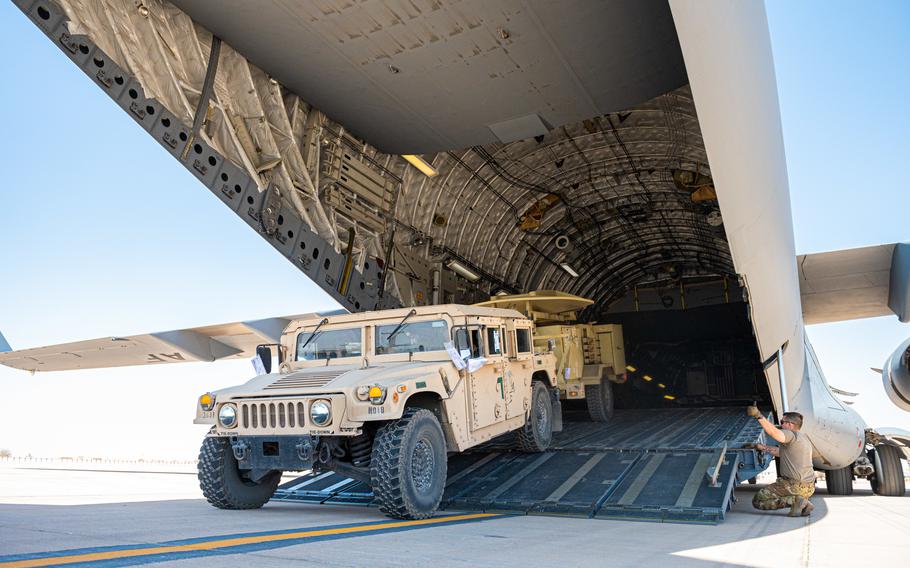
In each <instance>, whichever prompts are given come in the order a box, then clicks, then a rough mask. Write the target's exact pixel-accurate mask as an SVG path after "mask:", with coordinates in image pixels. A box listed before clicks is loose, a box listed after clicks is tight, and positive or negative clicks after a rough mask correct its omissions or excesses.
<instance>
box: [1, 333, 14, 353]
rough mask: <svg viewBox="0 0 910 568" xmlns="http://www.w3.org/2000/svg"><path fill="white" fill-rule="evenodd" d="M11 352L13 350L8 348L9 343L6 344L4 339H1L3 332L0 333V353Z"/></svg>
mask: <svg viewBox="0 0 910 568" xmlns="http://www.w3.org/2000/svg"><path fill="white" fill-rule="evenodd" d="M12 350H13V348H12V347H10V346H9V343H7V341H6V338H5V337H3V332H0V353H7V352H9V351H12Z"/></svg>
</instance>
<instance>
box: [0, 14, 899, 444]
mask: <svg viewBox="0 0 910 568" xmlns="http://www.w3.org/2000/svg"><path fill="white" fill-rule="evenodd" d="M768 17H769V21H770V27H771V36H772V43H773V47H774V55H775V63H776V67H777V76H778V86H779V92H780V98H781V109H782V112H781V114H782V122H783V128H784V137H785V143H786V150H787V161H788V167H789V173H790V191H791V196H792V201H793V214H794V229H795V234H796V245H797V252H816V251H822V250H834V249H841V248H852V247H856V246H862V245H868V244H876V243H885V242H895V241H907V240H910V228H908V227H910V226H908V223H907V213H908V211H910V192H908V190H907V182H906V172H905V169H906V164H907V162H908V156H910V145H908V141H907V136H906V133H907V132H908V131H910V112H908V110H907V105H906V100H907V93H908V92H910V73H908V71H910V69H908V65H910V64H908V63H907V62H908V61H910V3H907V2H900V1H893V2H883V1H878V2H864V3H850V2H829V1H825V2H821V1H812V2H809V1H802V2H789V1H782V0H775V1H772V2H769V3H768ZM0 49H2V52H3V53H6V54H7V55H8V56H7V57H5V58H4V60H3V63H2V65H3V77H4V80H3V81H2V83H0V124H2V126H3V128H2V132H3V134H4V135H3V138H2V142H0V143H2V145H3V151H2V153H0V156H2V157H0V159H2V166H3V167H2V168H0V176H2V179H0V188H2V189H0V196H2V198H3V200H2V203H3V205H2V207H0V329H2V331H3V333H4V334H5V335H6V337H7V339H8V340H9V342H10V343H11V344H12V345H13V346H14V347H15V348H23V347H30V346H37V345H46V344H51V343H57V342H63V341H72V340H77V339H87V338H93V337H101V336H107V335H129V334H134V333H144V332H149V331H159V330H166V329H174V328H178V327H184V326H194V325H200V324H205V323H215V322H223V321H235V320H240V319H251V318H257V317H267V316H272V315H282V314H290V313H299V312H305V311H311V310H314V309H322V308H332V307H334V306H335V304H334V302H333V301H332V300H331V299H330V298H329V297H328V296H327V295H326V294H324V293H323V292H322V291H321V290H319V289H318V288H317V287H316V286H315V285H314V284H313V283H311V282H310V281H309V280H308V279H307V278H306V277H304V276H303V275H302V274H301V273H299V272H298V271H297V270H296V269H295V268H293V267H292V266H291V265H290V263H288V262H287V261H285V260H284V258H283V257H281V256H280V255H279V254H278V253H277V252H275V251H274V250H273V249H272V248H271V247H270V246H268V245H267V244H266V243H265V242H264V241H262V240H261V239H260V238H259V237H258V236H257V235H255V234H254V233H253V232H252V231H250V230H249V229H248V228H247V226H246V225H244V224H243V223H241V222H240V221H239V220H238V219H237V218H236V217H235V216H234V214H233V213H231V212H230V211H228V210H227V209H226V208H225V207H224V206H223V205H221V203H220V202H219V201H218V200H217V199H216V198H215V197H214V196H213V195H211V194H210V193H209V192H208V191H207V190H206V189H205V188H204V187H202V186H201V185H200V184H199V183H198V182H197V181H196V180H195V178H193V177H192V176H191V175H190V174H189V173H188V172H187V171H186V170H184V169H183V168H182V167H181V166H179V165H178V164H177V163H176V162H175V161H174V160H173V159H172V158H171V157H170V156H169V155H167V154H166V153H165V152H164V151H163V150H162V149H161V148H160V147H159V146H158V145H157V144H156V143H155V142H154V141H153V140H152V139H151V138H150V137H149V136H148V135H146V134H145V132H144V131H142V130H141V129H140V128H139V127H138V126H136V125H135V124H134V123H133V122H132V120H130V119H129V118H128V117H127V116H126V115H125V114H124V113H123V112H122V111H121V110H120V109H119V108H118V107H117V106H116V105H114V103H113V102H112V101H110V100H109V99H108V98H107V97H106V96H104V95H103V94H102V93H101V92H100V90H99V89H98V88H97V87H95V86H94V84H93V83H92V82H91V81H90V80H89V79H88V78H87V77H85V76H84V75H83V74H82V72H81V71H79V70H78V69H77V68H76V67H75V66H74V65H73V64H72V63H71V62H70V61H69V60H68V59H67V58H66V57H65V56H63V54H62V53H60V52H59V51H58V50H57V48H56V47H55V46H53V45H52V44H51V42H50V41H48V40H47V39H46V38H45V37H44V36H43V35H42V34H41V33H40V32H39V31H38V29H37V28H35V27H34V26H33V25H32V24H31V23H29V22H28V21H27V20H26V19H25V17H24V16H23V15H22V14H21V13H20V12H19V11H18V10H17V9H16V8H14V7H13V6H12V5H11V4H10V3H8V2H0ZM809 335H810V338H811V339H812V341H813V344H814V345H815V348H816V350H817V352H818V355H819V358H820V360H821V363H822V366H823V368H824V371H825V373H826V375H827V376H828V379H829V382H831V383H832V384H833V385H835V386H838V387H840V388H843V389H846V390H856V391H859V392H861V393H862V394H861V396H860V397H859V398H858V400H857V403H856V408H857V409H858V410H859V411H860V413H861V414H863V416H864V417H865V418H866V420H867V421H868V422H869V423H870V424H873V425H892V426H900V427H904V428H908V429H910V414H906V413H902V412H900V411H898V410H896V409H894V408H893V407H892V406H891V405H890V403H889V402H887V401H886V400H885V399H884V394H883V393H882V389H881V381H880V379H879V378H877V377H876V376H875V375H873V374H872V373H871V372H870V371H869V370H868V368H869V367H870V366H881V365H882V363H883V361H884V359H885V358H886V357H887V355H888V354H889V353H890V352H891V351H892V350H893V349H894V348H895V347H896V346H897V344H898V343H899V342H900V341H901V340H903V339H904V338H905V337H907V336H908V335H910V328H908V327H907V326H904V325H901V324H899V323H898V322H897V320H896V318H877V319H872V320H865V321H859V322H847V323H839V324H830V325H825V326H815V327H811V328H810V329H809ZM250 373H251V367H250V365H249V364H248V363H246V362H232V363H219V364H188V365H178V366H171V367H168V368H167V369H162V368H158V367H153V368H139V369H134V368H124V369H109V370H99V371H83V372H72V373H52V374H44V375H42V374H38V375H35V376H34V377H30V376H29V375H27V374H25V373H21V372H15V371H12V370H9V369H7V368H0V447H6V448H10V449H12V450H13V451H14V452H16V453H23V452H26V451H31V452H33V453H36V454H42V455H74V454H95V455H99V454H103V455H136V456H138V455H146V456H162V457H163V456H173V457H187V458H190V457H193V456H194V455H195V453H196V448H198V445H199V442H200V438H201V436H202V435H203V433H204V427H199V426H193V425H192V424H191V421H192V416H193V405H194V403H195V397H196V396H197V395H198V394H199V393H201V392H204V391H205V390H208V389H213V388H218V387H221V386H227V385H230V384H235V383H237V382H240V381H241V380H244V379H245V378H247V377H248V376H249V375H250Z"/></svg>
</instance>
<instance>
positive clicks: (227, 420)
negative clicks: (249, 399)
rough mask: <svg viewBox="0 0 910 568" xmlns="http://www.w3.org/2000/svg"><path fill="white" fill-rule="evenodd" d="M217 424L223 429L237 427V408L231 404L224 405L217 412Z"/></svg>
mask: <svg viewBox="0 0 910 568" xmlns="http://www.w3.org/2000/svg"><path fill="white" fill-rule="evenodd" d="M218 422H221V425H222V426H224V427H225V428H233V427H234V426H236V425H237V407H236V406H234V405H233V404H230V403H228V404H225V405H223V406H222V407H221V410H219V411H218Z"/></svg>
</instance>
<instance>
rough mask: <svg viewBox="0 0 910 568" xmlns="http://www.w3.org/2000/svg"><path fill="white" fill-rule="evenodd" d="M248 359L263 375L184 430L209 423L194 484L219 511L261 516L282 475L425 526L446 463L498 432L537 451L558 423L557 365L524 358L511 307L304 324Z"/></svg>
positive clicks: (526, 331)
mask: <svg viewBox="0 0 910 568" xmlns="http://www.w3.org/2000/svg"><path fill="white" fill-rule="evenodd" d="M273 348H274V352H273V351H272V350H273ZM257 353H258V357H259V359H260V360H261V362H262V367H263V370H264V371H265V373H264V374H261V375H259V376H257V377H255V378H253V379H252V380H250V381H248V382H246V383H245V384H242V385H239V386H235V387H231V388H226V389H221V390H218V391H214V392H210V393H206V394H204V395H202V396H201V397H200V398H199V401H198V404H197V412H196V419H195V420H194V422H195V423H197V424H211V425H212V427H211V430H210V431H209V433H208V434H207V436H206V438H205V439H204V441H203V443H202V448H201V451H200V454H199V465H198V468H199V479H200V485H201V487H202V491H203V494H204V496H205V498H206V499H207V500H208V501H209V502H210V503H211V504H212V505H214V506H216V507H219V508H223V509H249V508H257V507H261V506H262V505H263V504H264V503H265V502H266V501H268V500H269V499H270V498H271V496H272V495H273V493H274V492H275V490H276V488H277V486H278V482H279V479H280V477H281V474H282V472H284V471H302V470H313V471H317V472H318V471H334V472H337V473H340V474H343V475H346V476H348V477H350V478H352V479H357V480H360V481H364V482H366V483H368V484H369V485H370V486H371V487H372V489H373V493H374V496H375V499H376V502H377V504H378V505H379V509H380V510H381V511H382V512H383V513H385V514H386V515H389V516H391V517H395V518H407V519H420V518H425V517H428V516H430V515H432V514H433V513H434V512H435V511H436V509H437V507H438V505H439V502H440V500H441V498H442V494H443V490H444V488H445V483H446V465H447V463H446V462H447V455H448V454H449V453H453V452H463V451H465V450H467V449H469V448H471V447H474V446H476V445H478V444H481V443H484V442H486V441H488V440H490V439H492V438H494V437H496V436H500V435H503V434H507V433H510V432H512V433H513V434H512V436H513V440H514V442H513V443H514V445H515V447H516V448H517V449H519V450H522V451H526V452H540V451H543V450H546V449H547V447H548V446H549V445H550V441H551V438H552V433H553V431H554V430H558V429H561V427H562V417H561V408H560V402H559V394H558V389H557V388H556V386H557V372H556V357H555V355H554V354H553V353H551V352H535V341H534V327H533V323H532V321H531V320H529V319H528V318H526V317H525V316H524V315H522V314H521V313H519V312H516V311H514V310H506V309H499V308H490V307H479V306H464V305H435V306H423V307H417V308H413V309H408V308H405V309H391V310H383V311H374V312H362V313H356V314H345V315H338V316H332V317H325V318H322V317H311V318H307V319H300V320H295V321H292V322H291V323H290V325H288V326H287V327H286V328H285V330H284V333H283V335H282V336H281V341H280V343H278V344H272V345H260V346H259V347H258V348H257ZM275 355H277V359H278V369H277V372H274V373H273V372H271V370H272V369H271V364H272V361H273V357H274V356H275Z"/></svg>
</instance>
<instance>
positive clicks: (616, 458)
mask: <svg viewBox="0 0 910 568" xmlns="http://www.w3.org/2000/svg"><path fill="white" fill-rule="evenodd" d="M721 457H722V465H721V467H720V470H719V472H718V474H719V475H718V476H717V486H716V487H712V486H711V483H710V479H709V475H710V473H711V469H712V468H713V464H715V463H716V462H717V461H718V460H719V459H720V458H721ZM739 463H740V457H739V454H738V452H736V451H726V452H723V453H721V454H720V455H719V454H718V452H717V451H715V452H706V451H677V452H647V451H634V452H622V451H606V452H584V451H583V452H566V451H550V452H544V453H540V454H521V453H513V452H508V453H498V452H492V453H488V454H460V455H456V456H453V457H452V458H451V459H450V460H449V467H450V470H449V471H450V473H449V479H448V482H447V485H446V491H445V495H444V496H443V499H442V503H441V504H440V509H441V510H457V511H483V512H499V513H513V514H528V515H554V516H571V517H584V518H597V519H608V518H611V519H625V520H646V521H657V522H686V523H707V524H716V523H718V522H720V521H722V520H723V519H724V516H725V514H726V511H727V510H728V509H729V507H730V505H731V503H730V502H731V497H732V490H733V486H734V483H735V481H736V472H737V469H738V465H739ZM273 499H274V500H277V501H297V502H307V503H317V504H336V505H370V504H371V503H372V501H373V495H372V493H371V491H370V488H369V487H368V486H366V484H364V483H361V482H358V481H355V480H352V479H349V478H346V477H345V476H343V475H338V474H336V473H333V472H325V473H318V474H312V473H311V474H307V475H304V476H302V477H300V478H298V479H296V480H294V481H292V482H289V483H286V484H284V485H282V486H281V487H280V488H279V489H278V491H277V492H276V494H275V497H273Z"/></svg>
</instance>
